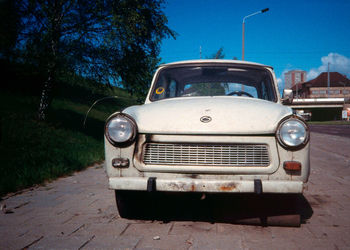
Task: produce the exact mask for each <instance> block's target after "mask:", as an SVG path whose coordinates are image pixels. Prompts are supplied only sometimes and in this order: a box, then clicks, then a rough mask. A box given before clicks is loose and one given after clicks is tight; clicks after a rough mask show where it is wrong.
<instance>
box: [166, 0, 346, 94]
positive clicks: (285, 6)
mask: <svg viewBox="0 0 350 250" xmlns="http://www.w3.org/2000/svg"><path fill="white" fill-rule="evenodd" d="M265 8H269V11H267V12H265V13H262V14H258V15H255V16H252V17H249V18H247V19H246V22H245V56H244V57H245V61H252V62H258V63H262V64H266V65H270V66H272V67H273V68H274V70H275V74H276V77H277V79H278V83H279V86H280V87H281V88H283V87H284V73H285V72H287V71H289V70H294V69H299V70H305V71H306V72H307V78H308V80H311V79H313V78H315V77H317V76H318V75H319V74H320V73H321V72H323V71H327V66H328V63H329V64H330V71H331V72H334V71H337V72H339V73H342V74H344V75H347V77H348V78H350V0H332V1H331V0H292V1H291V0H265V1H264V0H241V1H238V0H167V2H166V4H165V6H164V12H165V14H166V16H167V18H168V26H169V27H170V28H171V29H172V30H174V31H175V32H176V33H177V34H178V35H177V37H176V40H174V39H164V40H163V41H162V46H161V53H160V57H161V58H162V62H163V63H170V62H174V61H181V60H191V59H199V58H200V47H201V48H202V58H204V59H205V58H207V57H210V56H212V55H213V54H215V52H216V51H218V50H219V49H220V48H221V47H222V48H223V51H224V54H225V59H233V58H234V57H236V58H238V59H239V60H240V59H241V58H242V20H243V17H244V16H247V15H249V14H252V13H254V12H256V11H259V10H262V9H265Z"/></svg>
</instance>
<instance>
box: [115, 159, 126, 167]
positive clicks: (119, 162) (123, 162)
mask: <svg viewBox="0 0 350 250" xmlns="http://www.w3.org/2000/svg"><path fill="white" fill-rule="evenodd" d="M112 166H113V167H115V168H127V167H129V159H125V158H114V159H113V160H112Z"/></svg>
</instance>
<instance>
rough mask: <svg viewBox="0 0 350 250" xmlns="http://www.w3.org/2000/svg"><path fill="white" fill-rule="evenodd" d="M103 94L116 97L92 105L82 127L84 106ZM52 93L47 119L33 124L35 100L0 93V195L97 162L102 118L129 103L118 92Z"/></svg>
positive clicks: (84, 89) (80, 89)
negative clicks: (93, 106)
mask: <svg viewBox="0 0 350 250" xmlns="http://www.w3.org/2000/svg"><path fill="white" fill-rule="evenodd" d="M73 90H74V91H73ZM103 92H105V93H106V94H107V95H118V96H121V97H120V98H118V99H117V100H106V101H105V102H104V103H102V104H97V105H96V107H95V108H94V109H93V110H92V111H91V113H90V114H89V117H88V119H87V122H86V126H85V127H83V121H84V118H85V114H86V112H87V110H88V109H89V106H90V105H91V104H92V103H93V101H94V100H96V99H98V98H100V97H101V96H104V95H103ZM82 93H84V96H81V95H82ZM56 94H57V96H58V97H57V98H55V99H54V100H53V102H52V104H51V107H50V110H49V112H48V116H47V121H46V122H38V121H36V120H35V119H34V117H35V112H36V109H37V107H38V103H39V98H38V96H33V95H28V94H23V93H22V94H21V93H19V92H14V91H9V90H5V91H3V90H1V92H0V119H1V141H0V157H1V163H0V173H1V175H0V196H3V195H5V194H6V193H9V192H14V191H17V190H20V189H23V188H27V187H30V186H32V185H35V184H41V183H43V182H44V181H47V180H53V179H55V178H57V177H60V176H64V175H68V174H71V173H72V172H74V171H77V170H81V169H84V168H85V167H87V166H89V165H92V164H94V163H96V162H102V161H103V159H104V148H103V127H104V122H105V119H106V118H107V117H108V116H109V115H110V114H112V113H113V112H115V111H117V110H120V109H122V108H123V107H126V106H130V105H132V104H134V103H135V100H134V99H133V98H131V97H130V96H129V95H128V94H127V93H125V92H124V91H122V90H119V89H117V90H114V91H109V92H108V91H105V90H103V89H102V90H100V91H95V92H91V91H90V90H89V88H87V87H82V86H75V87H72V88H66V87H65V94H64V95H63V94H62V93H56ZM86 95H87V96H88V97H89V98H87V96H86ZM79 96H80V97H81V98H79ZM75 97H77V98H75Z"/></svg>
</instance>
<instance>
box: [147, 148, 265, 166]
mask: <svg viewBox="0 0 350 250" xmlns="http://www.w3.org/2000/svg"><path fill="white" fill-rule="evenodd" d="M143 150H144V152H143V162H144V163H145V164H146V165H189V166H227V167H267V166H269V165H270V156H269V150H268V146H267V145H266V144H222V145H219V144H180V143H179V144H172V143H147V144H146V145H145V146H144V148H143Z"/></svg>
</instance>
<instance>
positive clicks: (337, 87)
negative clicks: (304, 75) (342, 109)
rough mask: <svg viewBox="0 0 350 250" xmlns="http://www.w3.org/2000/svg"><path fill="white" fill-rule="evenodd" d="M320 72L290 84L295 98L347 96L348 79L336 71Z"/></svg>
mask: <svg viewBox="0 0 350 250" xmlns="http://www.w3.org/2000/svg"><path fill="white" fill-rule="evenodd" d="M329 82H330V84H329V86H330V87H329V89H328V72H322V73H321V74H320V75H319V76H318V77H316V78H315V79H312V80H310V81H307V82H302V83H297V84H295V85H294V86H292V90H293V93H294V96H295V98H349V97H350V80H349V79H348V78H347V77H346V76H345V75H342V74H340V73H338V72H329Z"/></svg>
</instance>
